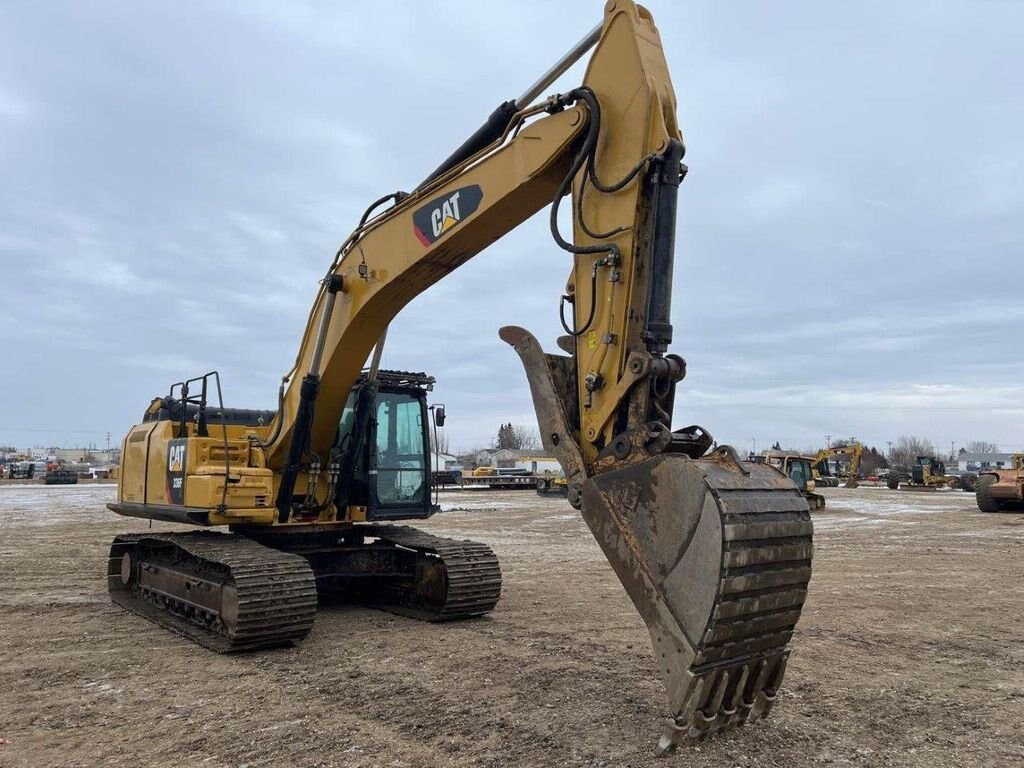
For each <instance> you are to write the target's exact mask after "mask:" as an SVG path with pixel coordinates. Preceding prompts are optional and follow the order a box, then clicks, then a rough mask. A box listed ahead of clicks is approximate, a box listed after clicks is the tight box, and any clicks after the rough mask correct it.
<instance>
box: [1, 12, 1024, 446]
mask: <svg viewBox="0 0 1024 768" xmlns="http://www.w3.org/2000/svg"><path fill="white" fill-rule="evenodd" d="M649 5H651V6H652V8H651V10H652V12H653V13H654V15H655V17H656V19H657V22H658V26H659V28H660V30H661V34H662V39H663V41H664V44H665V49H666V52H667V55H668V58H669V64H670V67H671V69H672V73H673V78H674V82H675V87H676V91H677V94H678V98H679V118H680V124H681V125H682V127H683V130H684V133H685V135H686V141H687V158H686V161H687V163H688V165H689V167H690V173H689V174H688V176H687V178H686V181H685V183H684V184H683V185H682V187H681V189H680V209H679V226H678V233H677V240H676V244H677V254H676V265H675V276H674V292H673V322H674V325H675V342H674V345H673V351H675V352H677V353H679V354H682V355H683V356H685V357H686V358H687V360H688V362H689V373H688V376H687V378H686V380H685V381H683V382H682V383H681V385H680V387H679V389H678V398H677V414H678V415H677V419H676V421H677V425H678V424H685V423H691V422H692V421H699V422H701V423H706V426H707V427H708V428H709V429H710V430H711V431H712V432H713V433H714V434H715V435H716V436H718V437H720V438H721V439H723V440H726V439H728V440H733V441H735V442H736V443H737V444H738V445H740V446H743V445H747V444H750V443H751V442H752V440H753V439H754V438H756V439H758V441H759V442H760V444H762V445H764V444H767V443H768V442H769V441H770V442H774V440H776V439H784V440H791V441H792V444H794V445H801V446H802V445H808V444H812V443H814V442H818V443H821V442H823V441H824V436H825V435H826V434H829V433H831V434H833V435H838V434H842V433H846V434H849V433H853V434H857V435H858V436H860V437H862V438H863V439H866V440H869V441H872V442H875V443H876V444H883V443H884V441H885V440H887V439H892V438H893V437H897V436H898V435H899V434H901V433H903V432H911V431H912V432H915V433H917V434H924V435H928V436H929V437H931V438H932V439H933V440H934V441H936V442H937V443H938V444H940V445H942V444H946V443H948V441H950V440H955V441H967V440H970V439H988V440H994V441H996V442H1000V443H1002V444H1004V447H1006V448H1013V447H1021V446H1022V438H1021V437H1020V435H1021V434H1024V416H1022V415H1021V414H1020V410H1019V408H1017V407H1016V403H1017V402H1019V401H1020V394H1021V392H1020V390H1019V382H1022V381H1024V310H1022V309H1021V306H1022V305H1021V301H1020V287H1019V281H1017V280H1015V279H1014V275H1015V272H1014V269H1015V268H1016V266H1017V264H1019V263H1020V261H1021V258H1022V256H1024V233H1022V231H1021V227H1020V221H1022V220H1024V187H1022V186H1021V185H1020V183H1019V178H1020V175H1021V171H1022V170H1024V144H1022V143H1021V142H1020V137H1019V136H1018V133H1019V130H1018V126H1020V125H1021V124H1022V121H1024V102H1022V101H1021V99H1020V98H1019V94H1018V93H1017V90H1016V86H1015V80H1014V79H1013V78H1012V77H1010V76H1005V77H1004V76H1001V75H1000V73H1002V74H1005V73H1013V72H1016V71H1017V70H1019V69H1020V66H1021V64H1022V63H1024V53H1022V52H1021V51H1020V48H1019V40H1018V39H1017V37H1016V36H1015V34H1014V31H1015V30H1017V29H1020V28H1021V25H1022V24H1024V6H1021V5H1020V4H1009V3H1003V4H987V5H986V9H985V13H983V14H980V13H977V10H976V8H975V7H974V6H973V5H972V4H969V3H961V2H952V3H944V4H941V5H940V6H936V5H935V4H930V3H928V4H926V3H924V2H911V3H907V4H901V5H899V6H894V5H893V4H891V3H890V4H881V3H867V4H861V5H857V6H850V7H844V8H843V9H841V10H840V9H837V8H834V7H832V6H829V5H828V4H821V3H810V2H799V3H797V4H795V5H790V6H786V7H785V8H784V9H782V10H780V9H779V8H777V7H774V6H768V5H765V6H752V7H750V8H747V9H746V10H745V12H744V14H743V16H742V18H738V17H737V16H736V14H735V10H734V9H733V8H731V7H730V6H728V5H727V4H721V3H713V2H710V1H708V2H698V3H686V4H680V3H669V2H655V1H654V0H652V1H651V3H650V4H649ZM478 6H479V7H478ZM478 6H472V4H470V5H469V6H465V7H463V8H460V11H459V13H451V12H448V11H445V10H444V9H442V8H441V7H440V6H437V5H436V4H428V3H423V4H408V3H403V4H395V3H390V2H380V3H372V4H364V5H359V6H353V5H351V4H348V5H339V4H332V3H317V2H269V1H268V2H260V3H256V4H243V5H239V4H231V3H214V4H207V5H204V6H200V7H196V8H193V9H191V10H190V12H189V13H188V14H181V13H180V12H178V11H177V10H176V9H174V8H172V7H163V6H159V5H135V6H131V7H130V8H128V9H127V10H126V9H125V8H124V7H123V6H117V5H116V4H104V3H97V4H90V5H89V7H86V6H84V5H83V6H81V7H79V6H75V5H73V4H72V5H68V6H63V7H61V9H60V10H56V9H54V8H53V7H52V6H48V5H47V4H40V3H35V4H33V3H21V4H14V5H13V6H10V7H8V8H5V9H4V11H3V17H4V23H3V24H2V25H0V72H4V80H3V82H2V83H0V132H2V133H3V136H4V141H3V142H0V145H2V149H0V178H3V180H4V183H3V184H2V185H0V270H2V271H0V319H2V322H3V324H4V327H5V329H8V330H9V331H10V333H9V334H8V336H6V337H5V348H4V362H5V364H6V365H7V367H8V368H10V369H11V370H17V371H20V372H24V373H23V375H22V376H20V378H19V380H18V381H16V382H15V381H14V380H13V379H11V378H10V377H8V379H7V380H0V442H10V441H15V442H28V441H32V440H33V439H34V438H33V436H32V434H33V433H20V434H14V433H9V432H5V431H4V430H5V426H6V425H11V424H15V423H18V424H22V425H24V426H31V427H33V428H36V429H59V428H65V429H67V430H68V434H69V436H73V435H75V434H76V432H75V431H76V430H83V429H95V428H100V429H103V430H106V429H109V430H111V431H112V432H114V433H115V434H116V433H120V432H122V431H124V430H125V429H127V427H128V426H130V424H131V423H133V422H134V421H135V420H136V419H137V418H138V416H139V414H140V413H141V410H142V409H143V408H144V407H145V405H146V403H148V402H149V398H150V397H151V396H152V395H153V393H155V392H160V391H164V390H166V387H167V384H168V383H169V381H171V380H177V379H181V378H183V377H185V376H189V375H195V374H197V373H202V372H204V371H205V370H209V369H211V368H217V369H219V370H220V371H221V372H222V374H223V376H224V382H225V396H226V398H227V400H228V402H229V404H231V405H237V406H242V407H273V406H274V403H275V398H276V391H277V380H278V377H279V376H280V374H281V373H283V372H284V371H285V370H286V369H287V368H288V367H289V366H290V364H291V361H292V359H293V358H294V355H295V346H296V344H297V343H298V338H299V335H300V333H301V332H302V328H303V327H304V325H305V321H306V315H307V312H308V310H309V303H310V302H311V301H312V299H313V296H314V295H315V293H316V289H317V281H318V280H319V279H320V278H321V277H322V275H323V271H324V269H325V268H326V267H327V265H328V264H329V263H330V260H331V258H332V257H333V254H334V252H335V249H336V248H337V246H338V244H339V243H340V242H341V241H342V240H343V239H344V237H345V235H346V234H347V233H348V232H349V231H350V230H351V228H352V227H353V226H354V225H355V223H356V221H357V220H358V218H359V216H360V215H361V214H362V212H363V209H364V208H365V206H366V205H367V204H368V203H369V202H370V201H371V200H373V199H375V198H376V197H378V196H380V195H382V194H385V193H387V192H391V191H394V190H396V189H406V190H408V189H410V188H412V187H413V186H415V185H416V183H417V182H418V181H419V180H420V179H422V178H423V177H424V176H425V175H426V174H427V173H428V172H429V171H430V170H431V169H433V168H434V167H436V165H437V164H438V162H439V161H440V160H441V159H442V158H443V157H445V156H447V155H448V154H449V152H450V151H451V150H452V149H453V148H454V147H456V146H457V145H458V144H460V143H461V142H462V140H463V139H464V138H465V137H466V136H467V135H468V134H469V133H471V132H472V131H473V130H474V129H475V128H476V127H477V126H479V125H480V123H481V122H482V121H483V120H484V119H485V118H486V116H487V115H488V114H489V113H490V112H491V110H493V109H494V107H495V106H497V105H498V104H499V103H501V102H502V101H504V100H506V99H508V98H514V97H515V96H516V95H518V93H519V92H520V91H521V90H522V89H523V88H524V87H525V86H526V85H528V84H529V83H530V82H531V81H532V80H533V79H534V78H535V77H536V76H537V75H539V74H540V73H541V72H542V71H543V70H544V69H545V68H546V67H547V66H548V65H549V64H550V63H552V62H553V61H554V60H555V59H557V58H558V56H559V55H560V54H561V53H562V52H563V51H564V50H566V49H567V48H568V47H569V45H570V44H572V43H573V42H575V40H576V39H578V37H579V36H581V35H582V34H583V33H584V32H586V30H587V29H588V28H589V27H590V26H591V23H592V22H595V21H597V16H596V14H597V13H599V7H595V5H594V3H593V2H592V1H591V0H573V1H572V2H567V3H540V2H528V3H527V4H526V6H522V5H515V6H512V5H508V7H505V6H504V5H502V4H494V3H485V4H478ZM442 11H443V12H442ZM880 20H881V21H880ZM880 24H881V25H882V26H884V28H885V34H879V29H880ZM44 43H45V44H44ZM581 70H582V67H576V68H574V70H573V71H572V72H571V73H570V74H569V75H567V76H566V77H565V78H564V79H563V81H562V82H560V83H558V84H557V85H556V86H554V87H553V89H552V90H563V91H564V90H566V89H567V88H568V87H571V85H573V84H574V83H575V82H577V81H578V78H579V77H580V76H581ZM993 73H996V74H995V75H994V74H993ZM574 78H575V79H574ZM951 105H954V106H951ZM563 207H564V206H563ZM564 231H567V228H564ZM570 268H571V261H570V259H569V257H568V256H567V255H566V254H564V253H563V252H561V251H559V250H558V249H557V248H556V247H555V246H554V245H553V244H552V243H551V240H550V235H549V233H548V231H547V222H546V221H545V216H544V214H543V213H542V214H541V215H540V216H538V217H534V218H533V219H531V220H530V221H528V222H526V223H524V224H523V225H522V226H520V227H519V228H517V229H516V230H515V231H514V232H513V233H511V234H509V235H508V236H507V237H505V238H503V239H502V240H500V241H499V242H497V243H495V244H494V245H493V246H492V247H490V248H489V249H487V251H485V252H484V253H482V254H480V255H478V256H477V257H475V258H474V259H473V260H472V261H471V262H470V263H468V264H466V265H465V266H463V267H462V268H460V269H459V270H458V271H457V272H456V273H454V274H452V275H450V276H448V277H447V278H445V279H444V280H443V281H441V282H440V283H439V284H438V285H437V286H435V287H434V288H433V289H431V290H430V291H428V292H426V293H424V294H423V295H421V296H419V297H417V298H415V299H414V300H413V301H412V302H410V304H409V306H408V307H407V308H406V309H405V310H404V311H403V312H402V313H401V314H400V315H399V317H398V318H396V320H395V321H394V323H393V325H392V329H391V333H390V334H389V341H388V348H387V350H386V353H385V363H386V364H387V365H390V366H393V367H397V368H403V369H417V370H425V371H428V372H430V373H432V374H434V375H435V376H437V378H438V385H437V388H436V392H435V396H436V398H437V399H438V400H440V401H445V402H446V404H447V405H448V407H449V413H450V414H451V419H450V421H449V427H448V432H449V435H450V437H451V439H452V441H453V444H454V445H456V446H471V445H476V444H482V443H486V442H488V441H489V440H490V438H491V436H492V434H493V433H494V431H495V430H496V428H497V424H498V423H500V422H502V421H509V420H512V421H513V422H517V423H518V422H529V421H530V419H531V418H532V417H531V414H532V406H531V403H530V396H529V391H528V388H527V386H526V383H525V377H524V374H523V372H522V369H521V365H520V363H519V360H518V357H517V356H516V355H515V353H514V352H513V351H512V350H511V349H510V348H508V347H507V345H505V344H504V343H502V342H501V341H499V340H498V338H497V329H498V327H500V326H501V325H505V324H518V325H523V326H525V327H527V328H530V329H531V330H533V331H534V332H535V333H536V334H537V335H538V337H539V338H541V339H542V341H543V343H544V344H545V346H546V347H547V348H549V349H554V348H555V345H554V341H555V338H556V337H557V336H558V335H559V334H560V333H561V332H562V331H561V329H560V325H559V322H558V317H557V307H558V297H559V295H560V293H561V292H562V291H563V290H564V285H565V280H566V276H567V275H568V273H569V270H570ZM26 393H28V394H27V395H26ZM55 403H60V404H63V403H75V404H77V405H76V407H72V406H71V405H68V406H67V407H66V408H65V407H64V406H63V405H59V406H57V405H54V404H55ZM82 403H88V404H89V406H88V407H87V408H86V407H82V406H81V404H82ZM15 409H16V411H15ZM15 413H16V415H17V417H18V418H17V419H14V414H15ZM101 438H102V435H100V436H98V437H97V438H94V439H101ZM69 439H73V438H72V437H69Z"/></svg>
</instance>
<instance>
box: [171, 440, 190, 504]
mask: <svg viewBox="0 0 1024 768" xmlns="http://www.w3.org/2000/svg"><path fill="white" fill-rule="evenodd" d="M187 445H188V440H185V439H178V440H171V441H170V442H169V443H168V444H167V501H168V502H169V503H170V504H184V503H185V449H186V446H187Z"/></svg>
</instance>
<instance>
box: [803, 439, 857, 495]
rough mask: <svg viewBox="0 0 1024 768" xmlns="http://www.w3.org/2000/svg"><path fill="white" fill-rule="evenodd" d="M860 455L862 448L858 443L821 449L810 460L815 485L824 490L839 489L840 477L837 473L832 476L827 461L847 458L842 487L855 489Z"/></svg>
mask: <svg viewBox="0 0 1024 768" xmlns="http://www.w3.org/2000/svg"><path fill="white" fill-rule="evenodd" d="M862 455H864V446H863V445H861V444H860V443H850V444H849V445H839V446H836V447H835V448H822V449H821V450H820V451H818V452H817V453H816V454H815V455H814V457H813V458H812V459H811V462H812V464H813V465H814V481H815V483H816V484H817V485H820V486H823V487H826V488H837V487H839V480H840V476H839V474H838V473H836V474H834V475H833V474H832V472H831V470H830V469H829V466H828V460H829V459H831V458H834V457H836V456H849V457H850V463H849V466H848V467H847V468H846V472H847V475H846V482H845V483H843V487H844V488H856V487H857V486H858V485H859V484H860V483H859V478H858V477H857V474H858V472H859V471H860V458H861V456H862Z"/></svg>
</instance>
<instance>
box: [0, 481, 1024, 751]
mask: <svg viewBox="0 0 1024 768" xmlns="http://www.w3.org/2000/svg"><path fill="white" fill-rule="evenodd" d="M823 492H824V494H825V495H826V496H827V497H828V507H827V508H826V509H825V510H823V511H822V512H820V513H816V514H815V523H816V532H815V545H816V554H815V559H814V577H813V580H812V582H811V592H810V597H809V600H808V602H807V605H806V606H805V609H804V614H803V618H802V619H801V622H800V625H799V627H798V632H797V635H796V637H795V638H794V640H793V648H794V650H793V655H792V657H791V659H790V664H789V670H788V672H787V676H786V685H785V687H784V688H783V690H782V692H781V694H780V698H779V702H778V703H777V705H776V708H775V710H774V711H773V713H772V716H771V717H770V719H769V720H767V721H764V722H761V723H758V724H757V725H755V726H752V727H748V728H744V729H741V730H738V731H735V732H732V733H729V734H725V735H722V736H719V737H717V738H715V739H714V740H711V741H708V742H705V743H703V744H700V745H697V746H691V747H688V748H684V749H681V750H680V752H678V753H677V754H676V755H674V756H672V757H669V758H666V759H663V760H658V759H656V758H654V757H653V756H652V753H653V747H654V742H655V740H656V737H657V734H658V733H659V732H660V729H661V725H662V718H663V716H664V712H663V707H664V706H665V696H664V693H663V691H662V690H661V686H660V683H659V682H658V681H657V679H656V677H655V674H654V670H653V658H652V655H651V651H650V647H649V641H648V637H647V632H646V629H645V627H644V626H643V623H642V622H641V621H640V618H639V616H638V615H637V614H636V613H635V612H634V610H633V608H632V606H631V605H630V603H629V601H628V599H627V598H626V596H625V593H624V592H623V590H622V588H621V587H620V585H619V583H618V582H617V580H616V579H615V577H614V575H613V574H612V571H611V569H610V568H609V567H608V565H607V564H606V563H605V561H604V559H603V557H602V555H601V553H600V551H599V549H598V547H597V545H596V543H595V542H594V541H593V539H592V538H591V537H590V534H589V532H588V531H587V530H586V527H585V526H584V525H583V523H582V521H581V520H580V519H579V517H578V516H577V515H576V514H575V513H574V512H573V510H572V509H571V508H570V507H569V506H568V504H566V503H565V501H564V500H559V499H545V498H540V497H538V496H536V495H535V494H533V493H532V492H522V491H518V492H516V491H512V492H459V493H447V494H445V495H443V496H442V502H443V503H444V506H445V513H444V514H442V515H439V516H437V517H435V518H434V519H433V520H431V521H429V522H427V523H425V524H424V525H423V526H422V527H424V528H426V529H429V530H430V531H432V532H434V533H439V534H449V535H456V536H459V537H466V538H473V539H477V540H480V541H484V542H486V543H488V544H490V545H491V546H492V547H493V548H494V549H495V551H496V552H497V553H498V555H499V557H500V558H501V561H502V568H503V571H504V577H505V586H504V593H503V596H502V600H501V602H500V603H499V604H498V608H497V610H496V611H495V612H494V614H493V615H492V616H491V617H490V618H486V619H480V620H474V621H468V622H462V623H459V624H454V625H431V624H424V623H420V622H416V621H413V620H410V619H404V618H400V617H397V616H391V615H388V614H384V613H379V612H376V611H371V610H366V609H361V608H344V607H333V608H327V609H325V610H323V611H322V612H321V613H320V615H319V616H318V618H317V623H316V626H315V627H314V629H313V632H312V634H311V635H310V637H309V638H308V639H307V640H306V641H305V642H304V643H303V644H302V645H301V646H299V647H297V648H293V649H288V650H278V651H269V652H262V653H257V654H250V655H242V656H230V657H224V656H217V655H214V654H211V653H209V652H207V651H205V650H203V649H201V648H199V647H198V646H195V645H193V644H191V643H189V642H187V641H185V640H183V639H181V638H179V637H176V636H174V635H172V634H170V633H167V632H165V631H162V630H160V629H158V628H157V627H156V626H154V625H153V624H150V623H149V622H147V621H145V620H143V619H140V618H138V617H135V616H132V615H129V614H127V613H125V612H123V611H121V610H120V609H117V608H115V607H114V606H112V605H111V604H110V603H109V601H108V600H107V597H106V594H105V589H106V587H105V584H104V579H103V574H104V568H105V556H106V551H107V547H108V545H109V542H110V539H111V538H112V537H113V536H114V534H116V533H122V532H128V531H133V530H136V531H137V530H144V529H145V527H146V524H145V523H144V522H143V521H139V520H132V519H127V518H118V517H116V516H115V515H113V514H111V513H109V512H107V511H106V510H105V509H104V506H103V505H104V504H105V503H106V502H107V501H109V500H112V499H113V497H114V487H113V486H111V485H88V486H84V485H83V486H70V487H60V486H50V487H47V486H41V485H32V486H30V485H12V486H0V575H2V578H3V581H2V588H0V766H12V767H14V766H32V767H33V768H35V767H36V766H99V765H124V766H150V765H153V766H193V765H194V766H243V765H248V766H254V767H255V766H282V765H288V766H292V765H294V766H549V765H551V766H556V765H557V766H561V765H566V766H644V765H650V766H673V765H675V766H687V767H688V768H689V767H691V766H698V767H701V766H726V767H732V766H785V768H803V767H804V766H821V765H856V766H900V767H903V766H910V767H913V766H922V767H926V768H941V767H942V766H1019V765H1022V764H1024V733H1022V723H1024V643H1022V638H1024V617H1022V605H1024V546H1022V545H1024V518H1022V517H1021V516H1020V515H1012V514H1011V515H984V514H981V513H980V512H978V510H977V509H976V508H975V506H974V500H973V497H972V496H970V495H968V494H965V493H961V492H935V493H931V494H923V493H908V492H893V491H888V490H886V489H877V488H860V489H857V490H846V489H842V488H839V489H824V491H823ZM154 528H157V529H160V530H169V529H172V528H173V526H168V525H161V524H155V525H154Z"/></svg>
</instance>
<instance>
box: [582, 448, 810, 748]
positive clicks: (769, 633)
mask: <svg viewBox="0 0 1024 768" xmlns="http://www.w3.org/2000/svg"><path fill="white" fill-rule="evenodd" d="M581 511H582V513H583V517H584V519H585V520H586V522H587V525H588V526H589V527H590V530H591V531H592V532H593V534H594V536H595V537H596V538H597V541H598V542H599V544H600V545H601V548H602V550H603V551H604V554H605V556H606V557H607V558H608V560H609V562H610V563H611V565H612V567H613V568H614V570H615V573H616V574H617V575H618V577H619V579H620V580H621V581H622V584H623V585H624V586H625V588H626V592H627V593H628V594H629V597H630V598H631V599H632V601H633V604H634V605H635V606H636V608H637V610H638V611H639V612H640V615H641V616H642V617H643V619H644V621H645V622H646V624H647V627H648V629H649V630H650V634H651V642H652V644H653V646H654V654H655V658H656V661H657V664H658V668H659V671H660V674H661V677H662V680H663V682H664V684H665V687H666V689H667V691H668V694H669V700H670V711H671V716H672V719H671V722H670V724H669V727H668V728H667V729H666V731H665V733H664V735H663V736H662V738H661V741H660V742H659V745H658V748H659V752H660V753H663V754H664V753H666V752H670V751H672V750H673V749H674V748H675V747H676V745H677V744H678V743H679V742H680V741H682V740H684V739H687V738H701V737H703V736H706V735H708V734H711V733H713V732H715V731H718V730H721V729H723V728H727V727H730V726H733V725H741V724H743V723H746V722H749V721H753V720H757V719H758V718H761V717H764V716H766V715H767V714H768V712H769V710H770V709H771V707H772V703H773V702H774V700H775V698H776V696H777V694H778V690H779V686H780V684H781V682H782V676H783V673H784V672H785V669H786V661H787V658H788V656H789V648H788V642H789V639H790V637H791V636H792V634H793V629H794V627H795V625H796V623H797V620H798V619H799V618H800V610H801V607H802V606H803V603H804V598H805V597H806V595H807V584H808V581H809V580H810V576H811V555H812V543H811V537H812V525H811V518H810V511H809V510H808V507H807V502H806V501H805V500H804V498H803V497H802V496H801V495H800V493H799V491H798V490H797V489H796V486H794V485H793V483H792V482H791V481H790V480H789V478H787V477H785V476H784V475H783V474H781V473H780V472H778V471H776V470H774V469H772V468H771V467H769V466H766V465H763V464H749V463H744V462H741V461H739V459H738V458H737V456H736V453H735V451H734V450H733V449H732V448H730V447H722V448H719V449H718V450H716V451H715V452H713V453H712V454H710V455H709V456H707V457H705V458H702V459H690V458H688V457H686V456H683V455H680V454H662V455H658V456H655V457H653V458H647V459H644V460H641V461H639V462H637V463H633V464H629V465H627V466H624V467H623V468H621V469H615V470H611V471H608V472H604V473H601V474H598V475H596V476H593V477H591V478H588V479H587V480H586V481H585V482H584V483H583V493H582V509H581Z"/></svg>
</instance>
